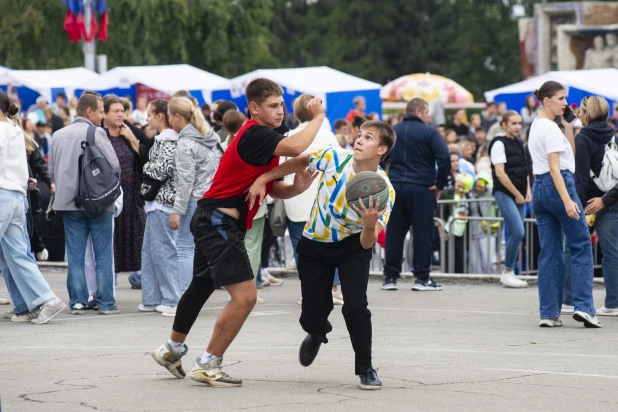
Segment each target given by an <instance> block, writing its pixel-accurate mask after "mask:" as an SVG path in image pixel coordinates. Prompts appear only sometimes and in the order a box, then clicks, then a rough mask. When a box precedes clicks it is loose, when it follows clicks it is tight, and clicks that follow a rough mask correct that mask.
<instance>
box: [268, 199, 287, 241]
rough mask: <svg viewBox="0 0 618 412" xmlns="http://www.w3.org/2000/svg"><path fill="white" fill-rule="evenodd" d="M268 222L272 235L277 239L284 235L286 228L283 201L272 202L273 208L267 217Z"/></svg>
mask: <svg viewBox="0 0 618 412" xmlns="http://www.w3.org/2000/svg"><path fill="white" fill-rule="evenodd" d="M268 222H269V223H270V228H271V230H272V231H273V235H275V236H277V237H283V236H284V235H285V229H286V227H287V214H286V213H285V205H284V204H283V200H281V199H276V200H275V201H274V202H273V208H272V210H271V211H270V214H269V216H268Z"/></svg>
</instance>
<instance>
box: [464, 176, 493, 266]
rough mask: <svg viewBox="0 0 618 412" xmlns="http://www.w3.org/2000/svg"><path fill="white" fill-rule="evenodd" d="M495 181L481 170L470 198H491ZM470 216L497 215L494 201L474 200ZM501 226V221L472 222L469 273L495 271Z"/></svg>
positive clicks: (470, 207) (470, 208)
mask: <svg viewBox="0 0 618 412" xmlns="http://www.w3.org/2000/svg"><path fill="white" fill-rule="evenodd" d="M492 186H493V181H492V178H491V175H490V174H489V173H487V172H480V173H479V174H478V175H477V176H476V183H475V184H474V190H473V191H472V192H470V195H469V197H470V199H473V200H474V199H479V200H480V199H491V197H492V195H491V188H492ZM469 210H470V216H475V217H495V216H496V207H495V205H494V204H493V202H492V201H487V202H472V203H470V206H469ZM499 227H500V224H499V222H493V221H486V220H482V221H478V220H474V221H471V222H470V268H469V270H468V272H469V273H473V274H481V273H494V269H493V265H494V262H495V260H496V249H495V246H496V235H497V233H498V229H499Z"/></svg>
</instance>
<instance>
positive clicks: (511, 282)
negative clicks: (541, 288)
mask: <svg viewBox="0 0 618 412" xmlns="http://www.w3.org/2000/svg"><path fill="white" fill-rule="evenodd" d="M500 283H502V284H503V285H504V286H506V287H508V288H527V287H528V282H526V281H525V280H521V279H518V278H517V276H515V273H513V272H507V273H503V274H502V276H500Z"/></svg>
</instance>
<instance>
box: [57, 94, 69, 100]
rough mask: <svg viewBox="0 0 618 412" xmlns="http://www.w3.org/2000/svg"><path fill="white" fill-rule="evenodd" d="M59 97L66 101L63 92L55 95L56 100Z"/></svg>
mask: <svg viewBox="0 0 618 412" xmlns="http://www.w3.org/2000/svg"><path fill="white" fill-rule="evenodd" d="M59 97H60V98H61V99H64V100H67V95H66V94H64V93H63V92H60V93H58V94H57V95H56V99H57V98H59Z"/></svg>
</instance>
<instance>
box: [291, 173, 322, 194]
mask: <svg viewBox="0 0 618 412" xmlns="http://www.w3.org/2000/svg"><path fill="white" fill-rule="evenodd" d="M319 174H320V172H317V171H315V172H314V171H312V170H309V169H307V170H303V171H302V172H297V173H296V174H295V175H294V189H295V190H296V193H297V194H301V193H303V192H304V191H305V190H307V189H309V187H310V186H311V184H312V183H313V181H314V180H315V178H316V177H318V175H319Z"/></svg>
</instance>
